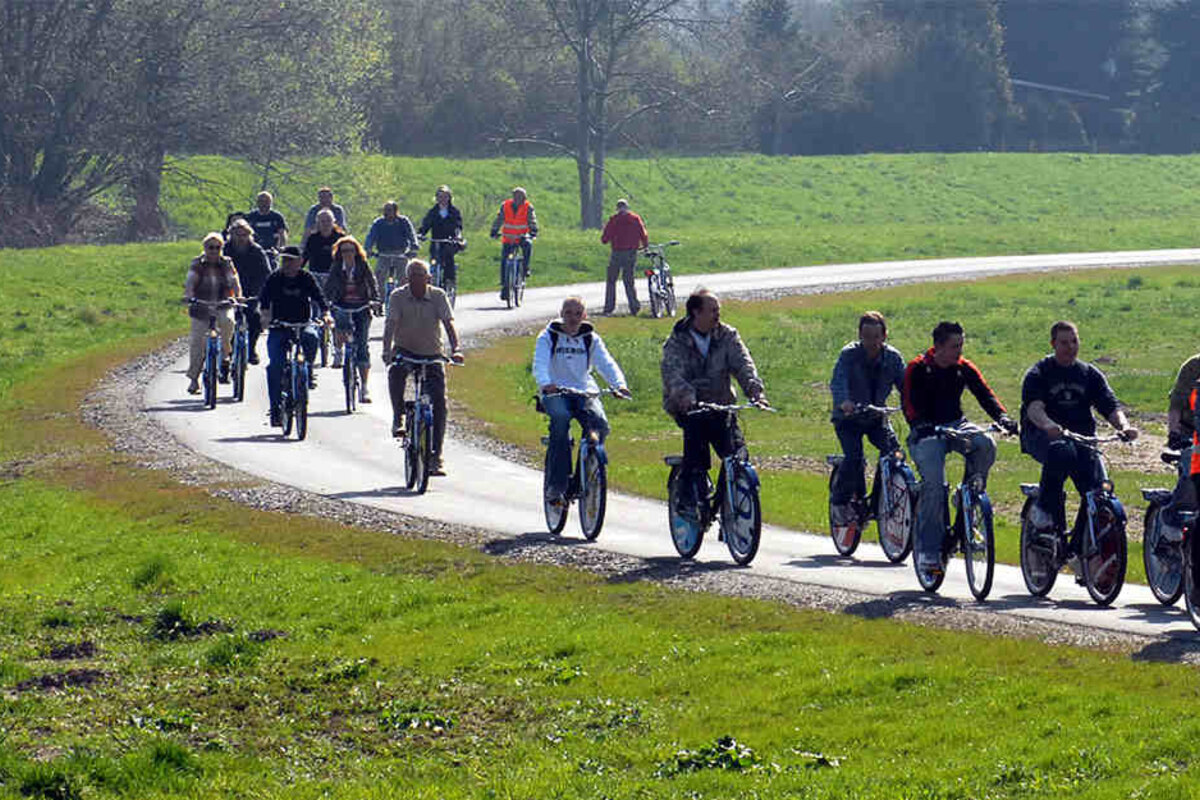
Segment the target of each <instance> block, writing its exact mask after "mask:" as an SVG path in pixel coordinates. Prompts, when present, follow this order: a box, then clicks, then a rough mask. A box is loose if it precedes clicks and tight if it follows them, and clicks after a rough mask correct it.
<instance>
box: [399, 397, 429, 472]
mask: <svg viewBox="0 0 1200 800" xmlns="http://www.w3.org/2000/svg"><path fill="white" fill-rule="evenodd" d="M418 419H419V416H418V415H417V414H416V413H414V407H413V405H412V403H409V404H408V405H407V406H406V408H405V412H404V425H405V429H406V430H407V431H408V438H407V439H406V440H405V441H404V488H405V489H412V488H413V487H414V486H416V485H417V480H418V479H419V478H420V476H421V475H422V473H424V472H425V464H424V460H423V457H424V451H422V450H421V448H420V446H419V442H420V440H421V435H420V434H421V432H420V431H419V430H418V427H419V423H418V421H417V420H418Z"/></svg>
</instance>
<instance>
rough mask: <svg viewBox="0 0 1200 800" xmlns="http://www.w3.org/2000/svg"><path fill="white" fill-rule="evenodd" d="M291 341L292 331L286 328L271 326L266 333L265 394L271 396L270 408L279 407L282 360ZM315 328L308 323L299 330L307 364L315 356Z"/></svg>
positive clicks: (284, 358)
mask: <svg viewBox="0 0 1200 800" xmlns="http://www.w3.org/2000/svg"><path fill="white" fill-rule="evenodd" d="M291 342H292V332H291V330H289V329H287V328H272V329H271V331H270V333H268V334H267V358H269V359H271V360H270V363H268V364H267V394H268V395H269V396H270V398H271V408H279V396H280V393H281V391H282V387H281V386H280V385H279V381H280V378H281V377H282V375H283V362H285V361H287V348H288V345H290V344H291ZM317 345H318V342H317V329H316V328H315V327H314V326H312V325H309V326H308V327H307V328H305V329H304V330H302V331H301V332H300V347H301V348H303V350H304V358H305V359H307V361H308V363H309V364H312V362H313V359H314V358H316V357H317Z"/></svg>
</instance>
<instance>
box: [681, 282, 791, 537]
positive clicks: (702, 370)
mask: <svg viewBox="0 0 1200 800" xmlns="http://www.w3.org/2000/svg"><path fill="white" fill-rule="evenodd" d="M685 309H686V311H687V316H685V317H684V318H683V319H681V320H679V322H677V323H675V327H674V328H673V329H672V330H671V335H670V336H668V337H667V340H666V341H665V342H664V343H663V353H662V363H661V366H660V369H661V372H662V386H663V409H664V410H665V411H666V412H667V413H668V414H670V415H671V417H672V418H673V419H674V420H675V424H676V425H678V426H679V427H680V428H682V429H683V473H684V481H685V485H686V486H689V487H691V501H692V502H691V503H690V506H691V510H692V511H693V513H697V514H698V513H699V508H698V505H699V503H700V501H701V499H702V498H703V497H704V496H705V493H706V488H705V476H706V475H707V473H708V470H709V467H710V466H711V463H712V462H711V459H710V455H709V450H708V449H709V446H710V445H711V447H712V448H713V449H714V450H716V451H717V455H718V456H720V457H721V458H724V457H725V456H727V455H729V454H730V453H733V452H736V451H737V450H739V449H740V448H742V447H743V446H744V445H745V440H744V439H743V437H742V432H741V429H740V427H739V426H738V423H737V417H736V416H734V415H733V414H731V413H730V412H710V413H703V414H688V413H687V412H689V411H691V410H693V409H694V408H695V406H696V404H697V403H716V404H720V405H729V404H731V403H733V402H734V401H735V399H736V396H735V394H734V391H733V386H732V384H731V378H736V379H737V382H738V384H739V385H740V386H741V388H742V391H743V392H745V393H746V396H747V397H748V398H749V399H750V402H751V403H754V404H756V405H760V406H763V407H770V403H769V402H768V401H767V395H766V393H765V391H764V388H763V382H762V379H761V378H760V377H759V375H758V369H757V367H755V365H754V359H753V358H751V357H750V350H749V349H748V348H747V347H746V345H745V344H744V343H743V342H742V338H741V336H739V335H738V332H737V329H736V328H734V327H732V326H731V325H727V324H725V323H724V322H721V301H720V298H718V297H717V296H716V295H715V294H713V293H712V292H711V291H709V290H708V289H697V290H696V291H694V292H692V294H691V295H690V296H689V297H688V299H687V303H686V304H685Z"/></svg>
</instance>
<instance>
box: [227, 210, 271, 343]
mask: <svg viewBox="0 0 1200 800" xmlns="http://www.w3.org/2000/svg"><path fill="white" fill-rule="evenodd" d="M231 232H232V236H231V237H230V239H229V241H228V242H226V243H225V255H226V256H228V257H229V258H230V259H232V261H233V266H234V268H236V269H237V274H238V280H240V281H241V284H242V294H243V295H245V298H246V308H245V309H244V310H243V312H242V313H243V314H245V317H246V335H247V338H248V339H249V347H248V350H249V352H248V353H247V360H248V361H249V362H250V363H251V364H257V363H258V349H257V348H258V337H259V336H260V335H261V334H262V322H261V320H260V319H259V316H258V293H259V292H261V291H262V287H263V284H264V283H266V282H267V277H268V276H269V275H270V274H271V262H270V261H269V260H268V259H267V254H266V253H265V252H264V251H263V249H262V248H261V247H259V246H258V243H257V242H255V241H254V228H252V227H251V225H250V223H249V222H247V221H246V220H245V219H239V220H236V221H235V222H234V223H233V227H232V229H231Z"/></svg>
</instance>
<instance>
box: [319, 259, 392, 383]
mask: <svg viewBox="0 0 1200 800" xmlns="http://www.w3.org/2000/svg"><path fill="white" fill-rule="evenodd" d="M333 252H334V258H335V261H334V262H333V269H332V270H331V271H330V273H329V280H328V282H326V284H325V298H326V299H327V300H328V301H329V302H330V303H333V304H336V305H339V306H361V305H365V304H370V306H372V307H374V308H378V307H379V290H378V288H377V287H376V285H375V275H374V274H372V272H371V267H370V265H369V264H367V254H366V252H365V251H364V250H363V246H362V245H361V244H359V243H358V240H357V239H355V238H354V237H353V236H343V237H342V238H341V239H338V240H337V243H336V244H335V245H334V246H333ZM371 311H372V309H371V308H364V309H362V310H361V311H356V312H354V314H353V315H351V314H349V313H347V312H345V311H334V321H335V323H336V328H335V333H334V337H335V338H334V345H335V346H336V347H337V349H338V350H341V349H342V348H343V347H344V346H345V342H346V333H345V332H346V331H349V330H353V331H354V352H352V353H347V354H346V358H347V359H350V358H352V359H354V365H355V366H356V367H358V374H359V376H360V377H361V378H362V381H361V382H360V383H359V385H358V402H360V403H369V402H371V394H370V392H368V391H367V378H368V376H370V374H371V354H370V352H369V350H368V348H367V343H368V341H369V339H368V337H369V336H370V333H371Z"/></svg>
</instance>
